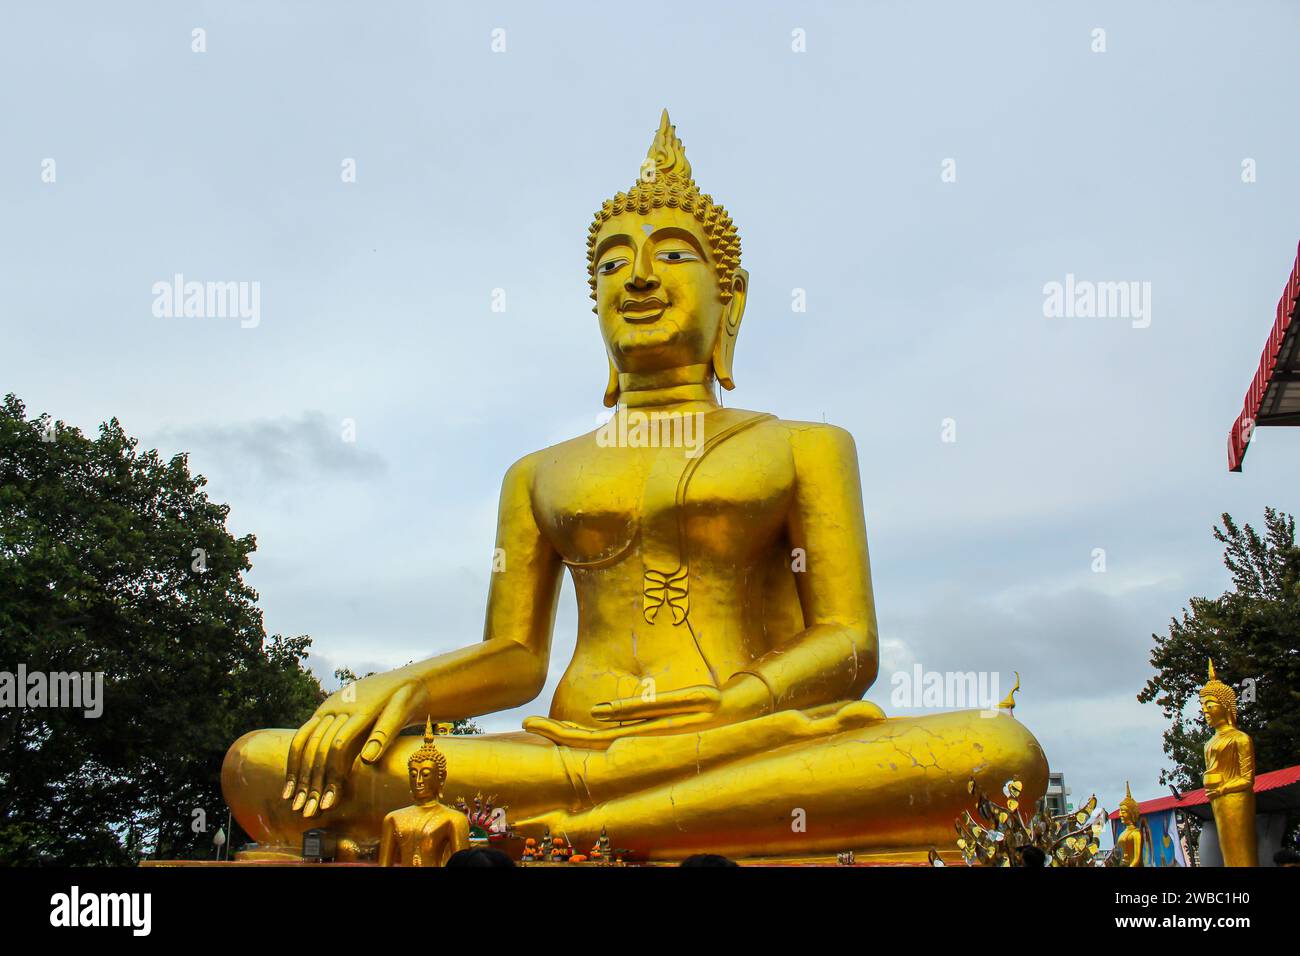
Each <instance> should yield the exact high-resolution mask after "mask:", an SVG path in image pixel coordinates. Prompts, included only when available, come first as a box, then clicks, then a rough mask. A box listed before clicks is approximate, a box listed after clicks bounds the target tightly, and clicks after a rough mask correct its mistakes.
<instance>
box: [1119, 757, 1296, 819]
mask: <svg viewBox="0 0 1300 956" xmlns="http://www.w3.org/2000/svg"><path fill="white" fill-rule="evenodd" d="M1297 780H1300V764H1297V765H1296V766H1294V767H1283V768H1282V769H1281V770H1273V771H1270V772H1269V773H1261V774H1260V775H1259V776H1258V777H1256V778H1255V792H1256V793H1263V792H1264V791H1266V790H1276V789H1277V788H1278V787H1286V786H1290V785H1291V784H1293V783H1295V782H1296V781H1297ZM1209 802H1210V801H1209V800H1208V799H1207V798H1206V796H1205V789H1204V788H1201V789H1200V790H1192V791H1190V792H1189V793H1185V794H1183V798H1182V799H1181V800H1175V799H1174V798H1173V796H1172V795H1170V796H1168V797H1156V798H1155V799H1154V800H1144V801H1143V802H1141V803H1139V804H1138V810H1139V811H1140V812H1141V814H1142V815H1143V816H1146V815H1147V814H1148V813H1159V812H1160V811H1161V810H1178V809H1181V808H1183V807H1203V806H1205V805H1206V804H1207V803H1209ZM1110 819H1112V820H1118V819H1119V811H1118V810H1115V811H1114V812H1112V813H1111V815H1110Z"/></svg>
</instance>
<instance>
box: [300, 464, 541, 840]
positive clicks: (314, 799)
mask: <svg viewBox="0 0 1300 956" xmlns="http://www.w3.org/2000/svg"><path fill="white" fill-rule="evenodd" d="M534 467H535V459H534V456H531V455H530V456H527V457H525V458H522V459H520V460H519V461H518V462H516V463H515V464H514V465H512V466H511V468H510V470H509V471H507V472H506V476H505V479H504V481H503V482H502V487H501V502H500V507H499V510H498V514H497V541H496V551H495V553H494V557H493V570H492V578H491V584H490V586H489V588H488V602H487V619H486V623H485V625H484V633H483V640H482V641H481V642H479V643H478V644H474V645H471V646H469V647H464V648H460V649H459V650H455V651H451V652H449V653H446V654H439V655H438V656H436V657H431V658H429V659H428V660H424V661H418V662H416V663H413V664H408V665H406V666H405V667H401V668H398V669H397V670H393V671H388V672H386V673H383V674H375V675H372V676H371V677H366V678H364V679H362V680H360V681H357V682H356V683H355V684H352V685H350V686H349V687H346V688H344V689H343V690H341V691H338V692H336V693H334V694H332V695H331V696H330V697H329V698H328V699H326V701H325V702H324V703H323V704H321V705H320V707H318V708H317V710H316V713H315V714H314V715H313V716H312V717H311V719H310V720H309V721H308V722H307V723H306V724H304V725H303V726H302V727H301V728H300V729H299V730H298V733H297V734H295V735H294V739H293V742H292V743H291V744H290V748H289V755H288V761H287V766H286V783H285V789H284V797H285V799H289V800H293V806H294V809H295V810H296V809H302V810H303V815H304V816H308V817H310V816H313V815H315V813H316V811H317V809H320V810H328V809H329V808H330V807H332V806H333V805H334V803H335V801H336V800H337V798H338V793H339V787H340V784H341V783H342V780H343V778H345V777H346V776H347V774H348V772H349V771H350V770H351V768H352V765H353V762H354V761H355V760H356V758H357V756H358V754H360V757H361V759H362V761H364V762H366V763H374V762H375V761H377V760H379V759H380V757H382V756H383V754H384V752H385V751H386V750H387V749H388V745H389V743H390V742H391V741H393V740H395V739H396V738H397V736H398V733H399V731H400V730H401V729H402V728H403V727H405V726H406V725H407V724H408V723H410V722H411V721H412V720H415V721H419V722H423V720H424V719H425V717H426V716H432V717H434V718H436V719H438V720H459V719H462V718H466V717H475V716H478V715H479V714H488V713H492V712H494V711H498V710H504V709H508V708H511V707H518V706H520V705H522V704H526V703H527V702H528V701H530V700H532V699H533V698H534V697H536V696H537V695H538V694H539V693H540V692H541V689H542V686H543V684H544V683H545V682H546V671H547V665H548V663H549V657H550V645H551V630H552V628H553V627H554V624H555V608H556V604H557V603H558V599H559V591H560V573H561V570H562V568H563V563H562V562H561V561H560V558H559V555H558V554H556V552H555V550H554V548H552V547H551V545H550V542H549V541H547V540H546V538H545V536H544V535H543V534H542V533H541V531H540V529H539V528H538V525H537V521H536V519H535V517H534V515H533V507H532V481H533V474H534Z"/></svg>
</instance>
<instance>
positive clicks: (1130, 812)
mask: <svg viewBox="0 0 1300 956" xmlns="http://www.w3.org/2000/svg"><path fill="white" fill-rule="evenodd" d="M1141 815H1142V811H1141V810H1140V809H1139V808H1138V802H1137V801H1136V800H1134V799H1133V791H1132V790H1130V789H1129V785H1128V781H1127V780H1126V781H1124V799H1123V800H1121V801H1120V804H1119V818H1120V819H1121V820H1123V821H1124V824H1125V825H1126V826H1130V827H1135V826H1137V822H1138V817H1140V816H1141Z"/></svg>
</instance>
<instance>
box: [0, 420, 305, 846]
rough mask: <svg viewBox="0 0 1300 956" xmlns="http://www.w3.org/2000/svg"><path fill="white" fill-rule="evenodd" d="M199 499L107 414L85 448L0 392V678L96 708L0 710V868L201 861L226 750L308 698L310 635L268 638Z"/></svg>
mask: <svg viewBox="0 0 1300 956" xmlns="http://www.w3.org/2000/svg"><path fill="white" fill-rule="evenodd" d="M205 484H206V479H204V478H203V477H202V476H201V475H191V474H190V471H189V465H188V461H187V458H186V456H184V455H177V456H176V457H174V458H171V459H170V460H163V459H162V458H161V457H160V456H159V454H158V453H157V451H153V450H150V451H140V450H139V449H138V448H137V442H136V440H135V439H133V438H131V437H129V436H128V435H127V434H126V433H125V432H124V431H123V429H122V426H121V425H120V423H119V422H118V420H117V419H113V420H111V421H109V422H107V423H106V424H104V425H102V426H101V427H100V430H99V436H98V437H97V438H94V439H91V438H89V437H87V436H86V435H83V434H82V433H81V432H80V431H79V430H78V429H76V428H72V427H69V426H66V425H64V424H63V423H61V422H56V421H53V420H51V419H50V418H49V416H47V415H41V416H38V417H35V418H31V419H29V418H28V417H27V413H26V409H25V408H24V406H23V404H22V403H21V402H20V401H19V400H18V399H17V398H16V397H14V396H13V395H8V396H6V397H5V400H4V405H3V409H0V670H3V671H8V672H10V673H14V672H16V670H17V666H18V665H19V664H24V665H26V668H27V670H28V672H34V671H40V672H44V673H69V672H76V673H92V674H93V673H100V674H102V675H103V702H102V707H103V711H102V714H101V715H100V716H99V717H97V718H94V717H87V716H85V715H84V713H83V711H82V710H74V709H69V708H52V707H27V708H22V709H19V708H13V707H8V708H4V709H0V862H4V863H9V864H31V863H40V862H56V863H65V864H126V863H132V862H134V861H135V859H136V858H137V857H138V855H139V854H140V853H142V852H149V853H152V854H154V855H156V856H159V857H200V858H202V857H210V856H211V855H212V837H213V835H214V834H215V832H216V830H217V828H218V827H219V826H221V827H224V826H225V824H226V811H225V805H224V803H223V801H222V797H221V787H220V771H221V762H222V758H223V757H224V755H225V752H226V750H227V748H229V746H230V744H231V743H232V742H234V740H235V739H237V738H238V737H239V736H240V735H242V734H244V733H246V732H247V731H249V730H252V729H255V728H258V727H268V726H297V725H299V724H301V723H302V722H303V721H305V720H306V719H307V717H309V716H310V715H311V713H312V711H313V710H314V708H315V707H316V706H317V705H318V704H319V702H320V701H321V700H322V699H323V697H324V693H323V691H322V690H321V687H320V684H319V682H318V681H317V680H316V679H315V678H314V677H313V676H312V675H311V674H310V672H308V671H306V670H305V669H304V667H303V660H304V658H305V657H306V655H307V649H308V647H309V646H310V643H311V641H310V639H309V638H307V637H305V636H302V637H288V638H286V637H281V636H280V635H274V636H272V637H270V638H269V639H268V638H267V635H266V633H265V630H264V629H263V625H262V613H261V611H260V610H259V609H258V608H257V606H256V601H257V594H256V592H255V591H253V590H252V589H251V588H250V587H249V586H248V585H247V584H246V583H245V582H244V580H243V574H244V572H246V571H247V570H248V569H249V568H250V566H251V565H250V563H249V555H251V554H252V553H253V551H254V550H255V549H256V542H255V540H254V538H253V537H252V536H251V535H246V536H244V537H240V538H236V537H234V536H232V535H231V534H230V533H229V532H228V531H227V530H226V516H227V513H228V511H229V508H228V507H227V506H226V505H224V504H218V503H216V502H213V501H211V500H209V498H208V497H207V495H206V493H205V492H204V491H203V487H204V485H205ZM230 836H232V837H233V836H234V835H230Z"/></svg>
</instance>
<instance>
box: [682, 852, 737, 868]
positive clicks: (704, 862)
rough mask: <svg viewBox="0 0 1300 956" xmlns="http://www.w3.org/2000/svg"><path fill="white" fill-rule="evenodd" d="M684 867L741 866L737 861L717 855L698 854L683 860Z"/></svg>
mask: <svg viewBox="0 0 1300 956" xmlns="http://www.w3.org/2000/svg"><path fill="white" fill-rule="evenodd" d="M681 865H682V866H739V864H738V863H736V861H735V860H728V859H727V858H726V857H725V856H719V855H718V854H717V853H696V854H695V855H694V856H688V857H687V858H686V859H684V860H682V862H681Z"/></svg>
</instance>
